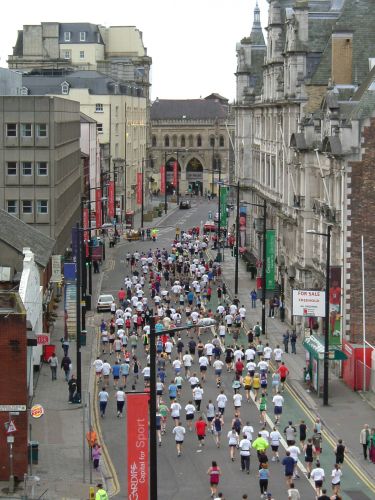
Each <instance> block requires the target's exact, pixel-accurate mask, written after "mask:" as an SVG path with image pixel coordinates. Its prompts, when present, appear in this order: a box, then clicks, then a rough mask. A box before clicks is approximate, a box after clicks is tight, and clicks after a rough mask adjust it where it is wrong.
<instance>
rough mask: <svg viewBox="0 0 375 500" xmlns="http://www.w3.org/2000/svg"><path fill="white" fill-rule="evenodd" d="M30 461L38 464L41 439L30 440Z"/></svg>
mask: <svg viewBox="0 0 375 500" xmlns="http://www.w3.org/2000/svg"><path fill="white" fill-rule="evenodd" d="M27 456H28V463H29V464H33V465H36V464H38V460H39V441H29V444H28V447H27Z"/></svg>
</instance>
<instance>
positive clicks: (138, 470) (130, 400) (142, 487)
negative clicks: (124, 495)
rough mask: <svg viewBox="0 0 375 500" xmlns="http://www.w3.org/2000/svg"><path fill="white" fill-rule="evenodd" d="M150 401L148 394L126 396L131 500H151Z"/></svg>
mask: <svg viewBox="0 0 375 500" xmlns="http://www.w3.org/2000/svg"><path fill="white" fill-rule="evenodd" d="M148 400H149V394H147V393H143V394H142V393H138V394H137V393H131V392H128V393H127V395H126V405H127V413H128V414H127V421H126V431H127V436H128V446H127V451H128V465H127V467H128V470H127V476H128V499H129V500H140V499H145V500H147V498H149V487H148V476H149V472H148V471H149V455H148V444H149V443H148V441H149V438H148V432H149V431H148Z"/></svg>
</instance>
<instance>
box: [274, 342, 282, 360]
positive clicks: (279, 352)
mask: <svg viewBox="0 0 375 500" xmlns="http://www.w3.org/2000/svg"><path fill="white" fill-rule="evenodd" d="M273 357H274V360H275V361H276V363H277V364H279V363H281V360H282V357H283V350H282V349H280V346H278V345H277V346H276V347H275V349H274V350H273Z"/></svg>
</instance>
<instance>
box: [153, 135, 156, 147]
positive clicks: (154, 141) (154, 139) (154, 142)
mask: <svg viewBox="0 0 375 500" xmlns="http://www.w3.org/2000/svg"><path fill="white" fill-rule="evenodd" d="M152 147H153V148H155V147H156V135H153V136H152Z"/></svg>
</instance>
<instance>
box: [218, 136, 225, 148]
mask: <svg viewBox="0 0 375 500" xmlns="http://www.w3.org/2000/svg"><path fill="white" fill-rule="evenodd" d="M219 146H220V147H221V148H223V147H224V136H223V135H221V136H220V138H219Z"/></svg>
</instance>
